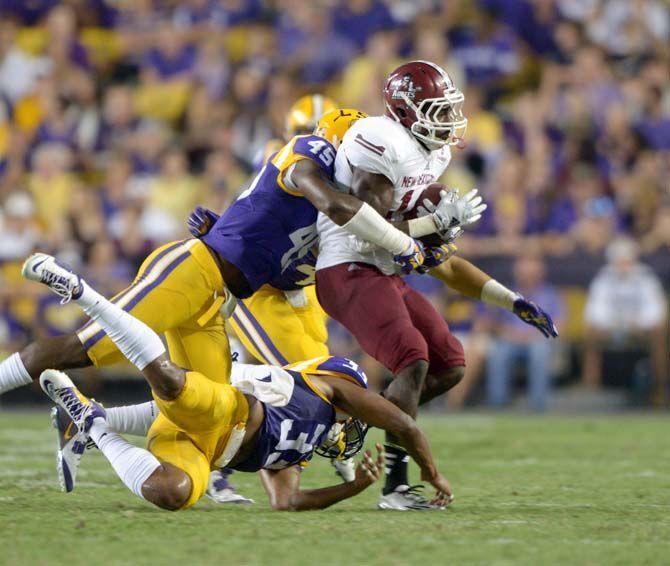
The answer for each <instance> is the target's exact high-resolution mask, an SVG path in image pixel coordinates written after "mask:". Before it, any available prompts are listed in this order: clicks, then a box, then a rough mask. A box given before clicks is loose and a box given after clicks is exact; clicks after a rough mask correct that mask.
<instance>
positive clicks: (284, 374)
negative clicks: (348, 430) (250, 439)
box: [232, 356, 367, 472]
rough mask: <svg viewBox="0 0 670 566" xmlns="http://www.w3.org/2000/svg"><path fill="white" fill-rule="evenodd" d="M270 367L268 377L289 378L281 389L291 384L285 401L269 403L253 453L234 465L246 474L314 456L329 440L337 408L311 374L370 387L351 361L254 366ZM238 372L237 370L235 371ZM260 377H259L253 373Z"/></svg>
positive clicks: (319, 360)
mask: <svg viewBox="0 0 670 566" xmlns="http://www.w3.org/2000/svg"><path fill="white" fill-rule="evenodd" d="M262 367H263V368H267V372H261V373H267V376H265V378H264V379H260V381H264V380H275V379H279V380H284V381H285V382H286V383H282V384H281V386H280V387H279V389H282V390H283V389H286V387H285V385H289V386H290V387H292V392H291V396H290V399H289V401H288V403H287V404H286V405H283V406H273V405H271V404H269V403H264V407H263V409H264V411H265V418H264V420H263V424H262V425H261V427H260V429H259V431H258V436H257V441H256V446H255V447H254V452H253V454H251V456H249V458H247V459H246V460H245V461H244V462H240V463H238V464H235V465H234V466H232V467H233V468H234V469H236V470H240V471H243V472H255V471H257V470H260V469H261V468H265V469H270V470H281V469H284V468H288V467H290V466H293V465H296V464H303V463H306V462H308V461H309V460H311V458H312V456H313V454H314V449H315V448H316V447H318V446H319V445H321V444H322V443H323V441H324V440H325V439H326V437H327V435H328V432H329V431H330V429H331V427H332V426H333V425H334V424H335V418H336V412H335V408H334V407H333V405H332V404H331V403H330V401H329V400H328V399H327V398H326V397H325V396H324V395H323V393H321V391H320V390H319V389H318V388H317V387H316V386H315V385H314V384H312V382H311V379H310V376H313V375H327V376H332V377H339V378H343V379H347V380H349V381H351V382H352V383H356V384H357V385H359V386H360V387H362V388H367V377H366V376H365V373H364V372H363V370H361V369H360V367H359V366H358V365H357V364H356V363H355V362H352V361H351V360H348V359H346V358H339V357H334V356H325V357H322V358H316V359H314V360H308V361H307V362H300V363H298V364H293V365H290V366H286V367H284V368H278V367H276V366H254V368H252V369H251V371H253V372H254V373H257V372H258V371H259V368H262ZM233 371H234V370H233ZM254 378H255V379H259V378H258V376H254Z"/></svg>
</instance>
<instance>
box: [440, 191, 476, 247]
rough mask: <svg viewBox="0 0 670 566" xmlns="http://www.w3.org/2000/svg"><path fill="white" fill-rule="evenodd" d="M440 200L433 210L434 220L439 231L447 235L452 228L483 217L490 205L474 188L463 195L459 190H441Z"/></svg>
mask: <svg viewBox="0 0 670 566" xmlns="http://www.w3.org/2000/svg"><path fill="white" fill-rule="evenodd" d="M440 197H441V199H440V202H439V203H438V204H437V207H436V208H435V211H434V212H433V220H434V221H435V226H436V227H437V233H438V234H440V236H442V237H445V236H446V235H447V234H448V232H449V230H450V229H451V228H455V227H460V226H467V225H468V224H472V223H474V222H477V220H479V219H480V218H481V217H482V212H484V211H485V210H486V209H487V208H488V205H486V204H485V203H484V202H483V199H482V197H480V196H477V189H472V190H471V191H470V192H469V193H468V194H466V195H465V196H463V197H461V196H459V194H458V192H457V191H449V192H447V191H440Z"/></svg>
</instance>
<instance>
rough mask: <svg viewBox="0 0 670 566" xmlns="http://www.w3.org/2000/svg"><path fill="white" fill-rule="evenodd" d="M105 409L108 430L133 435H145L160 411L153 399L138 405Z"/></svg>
mask: <svg viewBox="0 0 670 566" xmlns="http://www.w3.org/2000/svg"><path fill="white" fill-rule="evenodd" d="M105 411H106V413H107V418H106V420H107V426H108V427H109V428H110V430H113V431H114V432H118V433H120V434H133V435H135V436H146V435H147V433H148V432H149V428H150V427H151V425H152V424H153V422H154V421H155V420H156V417H157V416H158V413H159V412H160V411H159V410H158V407H157V406H156V403H154V402H153V401H147V402H146V403H140V404H139V405H127V406H125V407H112V408H111V409H107V408H105Z"/></svg>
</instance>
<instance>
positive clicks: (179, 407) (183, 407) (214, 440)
mask: <svg viewBox="0 0 670 566" xmlns="http://www.w3.org/2000/svg"><path fill="white" fill-rule="evenodd" d="M154 400H155V401H156V405H158V408H159V409H160V414H159V415H158V417H157V418H156V420H155V421H154V423H153V424H152V425H151V428H150V429H149V434H148V448H149V450H150V451H151V453H152V454H153V455H154V456H156V458H158V459H159V460H161V461H163V462H168V463H170V464H172V465H174V466H176V467H177V468H179V469H180V470H182V471H184V472H185V473H186V474H188V476H189V477H190V478H191V486H192V487H191V495H190V497H189V498H188V501H186V503H185V504H184V506H183V507H182V508H183V509H185V508H187V507H190V506H191V505H193V504H194V503H196V502H197V501H198V500H199V499H200V498H201V497H202V496H203V495H204V493H205V491H206V490H207V484H208V482H209V472H210V471H211V469H212V467H213V464H214V462H215V461H216V460H217V458H219V456H220V455H221V454H222V453H223V450H224V449H225V447H226V443H227V442H228V439H229V438H230V433H231V431H232V430H233V429H234V428H235V427H238V428H240V427H241V428H243V427H244V425H245V424H246V422H247V418H248V416H249V405H248V404H247V400H246V399H245V397H244V395H243V394H242V393H240V392H239V391H238V390H237V389H235V388H234V387H232V386H231V385H229V384H226V383H215V382H213V381H211V380H210V379H208V378H207V377H205V376H204V375H202V374H201V373H197V372H188V373H187V374H186V382H185V384H184V389H183V390H182V391H181V393H180V394H179V396H178V397H177V398H176V399H173V400H172V401H164V400H162V399H159V398H158V397H156V395H154Z"/></svg>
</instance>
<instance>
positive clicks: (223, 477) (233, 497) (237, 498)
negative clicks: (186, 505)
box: [205, 470, 254, 505]
mask: <svg viewBox="0 0 670 566" xmlns="http://www.w3.org/2000/svg"><path fill="white" fill-rule="evenodd" d="M229 475H230V471H223V470H214V471H213V472H211V473H210V474H209V484H208V485H207V491H206V492H205V495H207V497H209V498H210V499H211V500H212V501H215V502H216V503H235V504H237V505H240V504H241V505H250V504H252V503H254V500H253V499H249V498H248V497H244V495H242V494H240V493H237V491H235V488H234V487H233V486H232V485H231V484H230V482H229V481H228V476H229Z"/></svg>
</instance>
